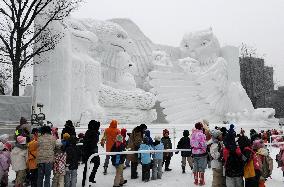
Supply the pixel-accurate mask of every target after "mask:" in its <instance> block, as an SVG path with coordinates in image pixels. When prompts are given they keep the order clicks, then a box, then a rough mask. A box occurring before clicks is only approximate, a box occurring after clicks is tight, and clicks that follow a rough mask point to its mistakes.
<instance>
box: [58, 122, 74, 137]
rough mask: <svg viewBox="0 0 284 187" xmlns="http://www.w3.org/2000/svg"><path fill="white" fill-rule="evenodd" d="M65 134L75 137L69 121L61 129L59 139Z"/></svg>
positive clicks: (72, 126) (71, 123)
mask: <svg viewBox="0 0 284 187" xmlns="http://www.w3.org/2000/svg"><path fill="white" fill-rule="evenodd" d="M65 133H68V134H69V135H70V136H74V137H76V131H75V127H74V125H73V122H72V121H71V120H67V121H66V123H65V125H64V128H63V129H62V133H61V139H63V135H64V134H65Z"/></svg>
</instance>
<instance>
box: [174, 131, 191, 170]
mask: <svg viewBox="0 0 284 187" xmlns="http://www.w3.org/2000/svg"><path fill="white" fill-rule="evenodd" d="M177 148H178V149H191V146H190V138H189V131H188V130H184V131H183V137H182V138H181V139H180V140H179V142H178V145H177ZM177 153H178V152H176V154H177ZM191 154H192V152H191V151H182V152H181V157H182V160H181V168H182V173H185V166H186V161H187V162H188V164H189V166H190V168H191V170H192V169H193V163H192V156H191Z"/></svg>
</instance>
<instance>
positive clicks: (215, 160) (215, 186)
mask: <svg viewBox="0 0 284 187" xmlns="http://www.w3.org/2000/svg"><path fill="white" fill-rule="evenodd" d="M211 136H212V142H213V143H212V145H211V146H210V157H211V159H212V160H211V167H212V171H213V181H212V187H222V186H226V183H225V178H224V177H223V166H222V159H223V144H222V142H221V141H222V132H221V131H220V130H215V129H214V130H212V131H211Z"/></svg>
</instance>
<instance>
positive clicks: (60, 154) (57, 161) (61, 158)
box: [52, 139, 66, 187]
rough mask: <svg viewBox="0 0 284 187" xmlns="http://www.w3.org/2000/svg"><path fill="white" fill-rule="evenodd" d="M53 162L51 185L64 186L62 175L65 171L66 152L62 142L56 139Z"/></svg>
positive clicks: (55, 186) (54, 186)
mask: <svg viewBox="0 0 284 187" xmlns="http://www.w3.org/2000/svg"><path fill="white" fill-rule="evenodd" d="M54 153H55V154H54V163H53V179H52V186H53V187H64V176H65V172H66V170H65V169H66V168H65V166H66V152H65V147H64V146H63V144H62V142H61V141H60V140H59V139H58V140H56V146H55V152H54Z"/></svg>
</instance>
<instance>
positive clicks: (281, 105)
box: [271, 86, 284, 123]
mask: <svg viewBox="0 0 284 187" xmlns="http://www.w3.org/2000/svg"><path fill="white" fill-rule="evenodd" d="M271 107H272V108H274V109H275V111H276V114H275V117H276V118H284V86H280V87H278V90H274V91H273V94H272V98H271ZM283 123H284V121H283Z"/></svg>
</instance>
